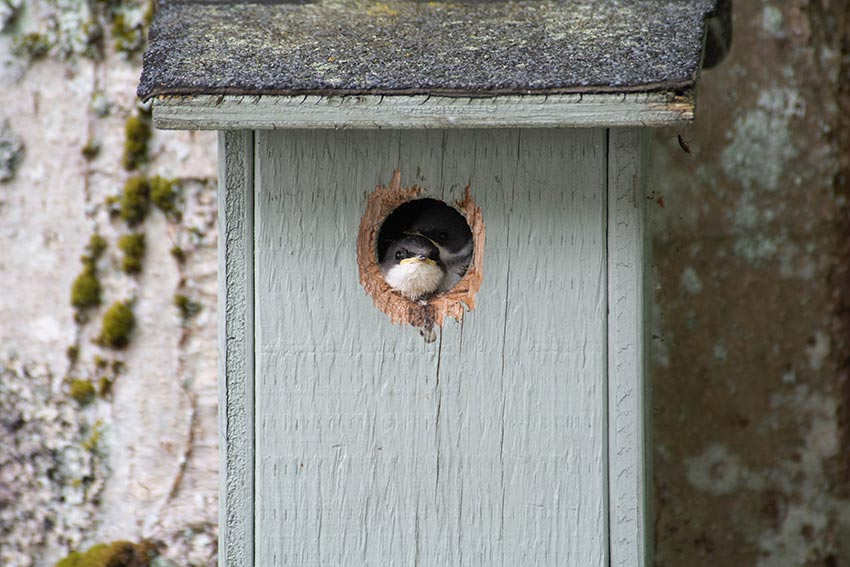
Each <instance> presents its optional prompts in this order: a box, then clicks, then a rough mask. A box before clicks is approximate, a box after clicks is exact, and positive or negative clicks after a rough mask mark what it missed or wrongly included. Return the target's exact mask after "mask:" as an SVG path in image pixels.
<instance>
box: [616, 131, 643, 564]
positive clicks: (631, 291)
mask: <svg viewBox="0 0 850 567" xmlns="http://www.w3.org/2000/svg"><path fill="white" fill-rule="evenodd" d="M644 147H645V141H644V140H643V133H642V131H641V130H639V129H612V130H610V131H609V139H608V168H609V169H608V172H609V173H608V179H609V185H608V303H609V320H608V337H609V339H608V340H609V345H608V390H609V393H608V404H609V410H608V416H609V429H608V435H609V453H610V456H609V460H610V472H609V475H610V476H609V482H610V507H611V511H610V522H611V528H610V530H611V565H613V566H629V567H643V566H646V565H651V564H652V563H651V561H650V558H649V553H650V551H651V550H650V546H649V541H650V537H649V528H650V525H651V524H650V522H649V509H650V506H649V502H650V498H651V490H650V489H649V484H648V482H649V480H650V479H649V473H648V468H647V466H646V462H647V454H646V451H647V445H646V442H647V439H646V435H647V432H648V427H647V426H646V419H647V418H648V412H646V407H647V403H648V395H647V386H646V356H645V348H646V344H647V342H646V336H645V333H646V325H645V320H646V319H647V316H648V314H649V312H648V309H647V308H646V307H645V306H646V303H645V298H644V278H645V271H646V270H645V266H647V265H648V263H647V262H646V255H645V250H646V248H647V243H646V242H645V240H646V233H645V230H644V205H645V200H646V199H645V196H644V186H643V181H642V177H641V155H642V148H644Z"/></svg>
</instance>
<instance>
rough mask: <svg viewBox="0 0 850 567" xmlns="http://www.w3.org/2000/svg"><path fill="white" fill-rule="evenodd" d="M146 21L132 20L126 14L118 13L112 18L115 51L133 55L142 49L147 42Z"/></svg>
mask: <svg viewBox="0 0 850 567" xmlns="http://www.w3.org/2000/svg"><path fill="white" fill-rule="evenodd" d="M143 24H144V22H143V21H141V20H140V21H137V22H131V21H130V20H129V19H128V18H127V17H126V16H125V15H124V14H116V15H115V16H114V17H113V18H112V41H114V42H115V51H117V52H119V53H124V54H126V55H132V54H134V53H136V52H138V51H140V50H141V49H142V47H144V44H145V33H144V27H143Z"/></svg>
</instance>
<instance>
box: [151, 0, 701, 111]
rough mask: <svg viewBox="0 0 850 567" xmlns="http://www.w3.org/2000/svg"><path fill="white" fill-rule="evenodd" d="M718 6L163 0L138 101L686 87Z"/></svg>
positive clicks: (682, 1)
mask: <svg viewBox="0 0 850 567" xmlns="http://www.w3.org/2000/svg"><path fill="white" fill-rule="evenodd" d="M713 5H714V0H606V1H596V0H560V1H558V0H539V1H533V2H515V1H507V2H506V1H471V2H459V3H458V2H444V1H436V2H418V1H412V0H388V1H387V2H375V1H366V0H319V1H317V2H309V3H289V2H274V3H271V2H266V3H250V4H249V3H241V2H220V1H216V2H163V3H162V5H161V6H160V9H159V11H158V13H157V14H156V17H155V20H154V22H153V25H152V27H151V30H150V36H149V48H148V51H147V52H146V53H145V58H144V68H143V71H142V77H141V83H140V85H139V89H138V94H139V96H140V97H141V98H143V99H147V98H149V97H151V96H154V95H162V94H243V95H255V94H256V95H259V94H266V95H273V94H363V93H370V94H413V93H428V94H459V95H488V94H498V93H511V94H520V93H555V92H561V93H563V92H571V93H572V92H618V91H629V92H634V91H650V90H656V89H686V88H688V87H691V86H693V84H694V81H695V79H696V76H697V74H698V70H699V65H700V60H701V50H702V46H703V37H704V28H705V17H706V14H707V13H708V12H709V11H710V10H711V9H712V7H713Z"/></svg>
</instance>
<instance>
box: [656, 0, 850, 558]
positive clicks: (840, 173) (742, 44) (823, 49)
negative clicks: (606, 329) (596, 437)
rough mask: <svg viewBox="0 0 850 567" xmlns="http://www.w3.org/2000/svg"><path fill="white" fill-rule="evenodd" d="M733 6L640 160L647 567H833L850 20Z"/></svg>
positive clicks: (829, 8)
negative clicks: (689, 110)
mask: <svg viewBox="0 0 850 567" xmlns="http://www.w3.org/2000/svg"><path fill="white" fill-rule="evenodd" d="M734 8H735V14H734V15H735V38H734V41H733V48H732V51H731V52H730V53H729V56H728V57H727V58H726V60H725V61H724V62H723V63H722V64H721V65H720V66H719V67H718V68H716V69H714V70H709V71H706V72H704V74H703V81H702V86H701V89H700V97H699V109H698V120H697V122H696V124H695V125H694V126H693V127H692V128H689V129H687V130H686V131H685V132H684V136H685V138H686V140H687V141H688V142H689V145H690V149H691V155H687V154H686V153H684V152H683V151H682V149H681V148H680V147H679V144H678V143H677V141H676V134H677V132H669V131H668V132H660V133H659V135H658V136H657V137H656V144H655V151H654V154H653V160H652V172H651V179H652V183H651V189H652V190H654V191H655V197H656V199H660V200H658V201H657V202H656V204H657V206H655V207H651V209H652V210H653V212H652V220H653V222H654V225H655V241H654V252H655V262H656V274H657V283H658V289H657V295H656V298H657V305H656V307H657V317H656V321H655V329H654V341H653V354H654V366H653V386H654V394H655V398H654V412H653V417H654V423H655V425H654V435H655V453H654V457H655V488H656V501H655V506H656V534H655V537H656V542H657V544H656V545H657V547H656V549H657V563H658V565H664V566H678V565H690V566H694V567H697V566H703V565H705V566H709V565H759V566H777V567H778V566H786V565H787V566H804V565H805V566H809V565H811V566H814V565H818V566H821V565H823V566H834V565H845V564H848V563H850V542H848V539H849V538H848V535H850V501H848V500H847V499H846V498H847V489H846V483H847V480H848V476H847V475H848V472H850V470H849V469H848V460H847V455H848V452H847V441H848V438H847V436H846V431H845V427H846V425H845V420H844V417H843V416H844V414H845V412H846V411H847V410H846V403H847V401H848V400H847V393H846V390H845V388H846V380H847V370H848V368H847V348H848V346H847V345H848V338H850V337H848V333H847V328H846V327H844V326H842V323H846V320H845V321H843V322H842V321H841V316H842V315H841V314H839V312H838V311H839V309H840V308H843V309H844V310H845V311H844V314H843V316H844V317H846V314H847V311H846V309H847V306H848V304H847V295H848V293H850V289H848V287H847V286H848V284H850V280H848V279H847V272H846V266H847V262H848V261H850V257H848V248H847V236H848V229H847V226H848V220H850V219H848V216H847V212H848V208H847V207H848V204H847V197H848V186H847V184H848V177H847V171H848V169H847V168H848V165H847V160H848V158H850V146H848V144H847V139H848V138H847V134H846V132H847V131H848V129H850V128H849V127H850V114H848V110H850V107H848V104H847V101H846V98H845V99H844V100H841V99H840V95H842V96H844V97H847V92H848V85H849V84H850V74H848V71H850V66H848V57H850V50H848V47H850V19H848V14H850V7H848V6H847V3H845V2H829V1H827V0H810V1H786V2H780V1H767V2H765V1H762V2H743V1H739V2H735V5H734ZM842 89H843V91H842ZM841 136H843V140H842V139H841ZM840 144H843V148H842V147H841V146H840ZM842 160H843V161H842ZM842 270H845V271H842ZM842 278H843V281H842ZM842 298H843V301H844V303H843V304H841V303H840V301H842ZM841 305H843V307H841Z"/></svg>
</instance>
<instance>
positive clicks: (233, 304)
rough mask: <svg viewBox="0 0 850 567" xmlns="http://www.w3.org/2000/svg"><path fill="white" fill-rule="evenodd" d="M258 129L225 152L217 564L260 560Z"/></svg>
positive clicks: (236, 136) (233, 140) (232, 138)
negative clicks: (256, 495)
mask: <svg viewBox="0 0 850 567" xmlns="http://www.w3.org/2000/svg"><path fill="white" fill-rule="evenodd" d="M253 140H254V134H253V132H222V133H220V134H219V137H218V155H219V200H218V203H219V224H218V230H219V236H218V246H219V250H218V257H219V259H220V260H221V261H222V264H221V267H220V269H219V276H218V290H219V299H218V303H219V306H218V307H219V308H218V314H219V315H218V317H219V321H218V329H219V333H218V340H219V347H218V364H219V371H218V376H219V386H218V393H219V414H218V415H219V463H220V465H219V467H220V469H219V470H220V473H219V482H220V484H221V489H220V491H219V499H220V506H219V553H218V557H219V565H221V566H222V567H224V566H226V567H249V566H251V565H253V564H254V563H253V561H254V340H253V330H254V320H253V309H254V273H253V272H254V262H253V255H254V225H253V218H254V209H253V186H254V177H253V174H254V148H253Z"/></svg>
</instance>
